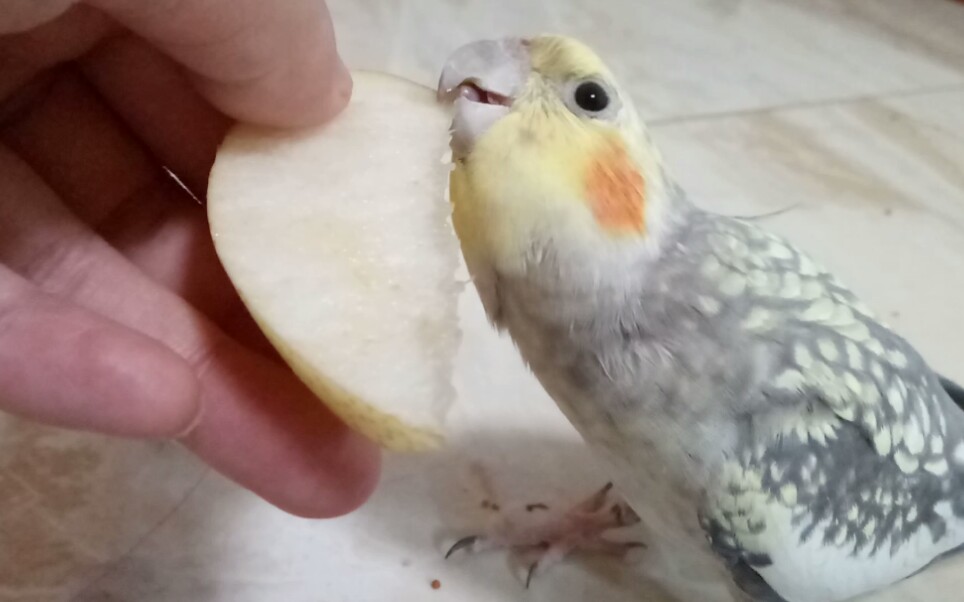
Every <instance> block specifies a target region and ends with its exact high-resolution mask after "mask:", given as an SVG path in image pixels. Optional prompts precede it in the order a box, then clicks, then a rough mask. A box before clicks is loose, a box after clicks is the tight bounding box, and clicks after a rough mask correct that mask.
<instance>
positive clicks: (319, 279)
mask: <svg viewBox="0 0 964 602" xmlns="http://www.w3.org/2000/svg"><path fill="white" fill-rule="evenodd" d="M353 78H354V81H355V87H354V93H353V98H352V101H351V103H350V105H349V107H348V108H347V109H346V110H345V111H344V112H343V113H342V114H340V115H339V116H338V117H337V118H335V120H334V121H333V122H332V123H329V124H328V125H326V126H322V127H318V128H313V129H304V130H296V131H292V130H284V131H282V130H277V129H268V128H263V127H254V126H249V125H241V126H238V127H236V128H235V129H234V130H232V131H231V132H230V133H229V135H228V137H227V138H226V140H225V141H224V143H223V145H222V146H221V148H220V150H219V151H218V156H217V159H216V161H215V164H214V168H213V171H212V173H211V178H210V186H209V191H208V214H209V218H210V223H211V231H212V234H213V236H214V241H215V246H216V248H217V253H218V256H219V257H220V259H221V261H222V262H223V264H224V266H225V268H226V270H227V273H228V276H229V277H230V279H231V281H232V283H233V284H234V285H235V287H236V288H237V290H238V292H239V294H240V295H241V298H242V299H243V300H244V302H245V304H246V305H247V307H248V309H249V311H250V312H251V313H252V314H253V316H254V318H255V320H256V321H257V323H258V325H259V326H260V328H261V329H262V330H263V331H264V333H265V334H266V335H267V337H268V338H269V340H270V341H271V342H272V343H273V344H274V346H275V347H276V348H277V349H278V351H279V352H280V354H281V355H282V357H283V358H284V359H285V361H286V362H287V363H288V365H289V366H290V367H291V368H292V369H293V370H294V371H295V373H296V374H297V375H298V376H299V378H301V379H302V381H304V383H305V384H306V385H308V386H309V387H310V388H311V389H312V391H313V392H314V393H315V394H316V395H317V396H318V397H319V398H320V399H321V400H322V401H323V402H324V403H325V404H327V405H328V406H329V407H330V408H331V409H332V410H333V411H334V412H335V413H336V414H338V415H339V416H340V417H341V418H342V419H343V420H344V421H345V422H346V423H348V424H349V425H350V426H351V427H352V428H354V429H356V430H357V431H359V432H361V433H362V434H364V435H366V436H368V437H369V438H371V439H373V440H374V441H375V442H377V443H378V444H380V445H381V446H383V447H385V448H387V449H390V450H394V451H418V450H425V449H431V448H435V447H438V446H439V445H440V444H441V443H442V442H443V440H444V437H443V430H444V422H445V418H446V414H447V412H448V410H449V409H450V407H451V406H452V404H453V403H454V400H455V388H454V386H453V384H452V371H453V362H454V357H455V355H456V352H457V349H458V346H459V343H460V339H461V333H460V331H459V325H458V308H457V303H458V295H459V293H460V291H461V289H462V286H461V285H460V284H459V283H458V281H457V271H458V270H459V268H460V254H459V246H458V241H457V239H456V237H455V233H454V231H453V229H452V226H451V221H450V218H451V209H450V205H449V203H448V201H447V195H446V190H447V187H448V173H449V162H448V161H447V160H446V159H445V157H446V155H448V146H447V144H448V127H449V123H450V120H451V115H450V113H449V111H448V110H447V109H446V108H445V107H443V106H442V105H441V104H439V103H437V102H436V100H435V94H434V91H432V90H430V89H428V88H425V87H423V86H420V85H417V84H414V83H411V82H408V81H406V80H402V79H398V78H395V77H392V76H388V75H383V74H377V73H370V72H356V73H354V74H353Z"/></svg>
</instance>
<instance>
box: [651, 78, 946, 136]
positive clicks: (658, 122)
mask: <svg viewBox="0 0 964 602" xmlns="http://www.w3.org/2000/svg"><path fill="white" fill-rule="evenodd" d="M955 91H964V82H960V83H956V84H946V85H941V86H933V87H930V88H915V89H913V90H902V91H901V90H898V91H894V92H884V93H881V94H866V95H862V96H846V97H838V98H826V99H820V100H813V101H801V102H791V103H786V104H782V105H773V106H769V107H759V108H751V109H737V110H734V111H721V112H718V113H694V114H692V115H680V116H676V117H658V118H655V119H646V120H645V122H646V124H647V125H648V126H650V127H652V128H653V129H658V128H662V127H671V126H674V125H682V124H688V123H700V122H707V121H720V120H724V119H731V118H736V117H752V116H755V115H767V114H771V113H780V112H784V111H794V110H799V109H818V108H823V107H834V106H845V105H849V104H856V103H859V102H866V101H868V100H890V99H897V98H913V97H915V96H927V95H929V94H940V93H945V92H955Z"/></svg>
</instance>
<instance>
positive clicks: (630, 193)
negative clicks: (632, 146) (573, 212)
mask: <svg viewBox="0 0 964 602" xmlns="http://www.w3.org/2000/svg"><path fill="white" fill-rule="evenodd" d="M586 193H587V196H588V198H589V202H590V204H591V206H592V212H593V215H594V216H595V217H596V221H598V222H599V224H600V225H602V226H603V227H604V228H606V229H607V230H619V231H630V232H636V233H641V232H643V230H644V229H645V226H646V224H645V215H644V211H643V210H644V208H645V203H646V196H645V182H644V180H643V176H642V174H641V173H639V169H638V168H637V167H636V165H635V164H634V163H633V161H632V160H631V159H630V158H629V155H628V154H627V153H626V149H625V148H624V147H623V146H622V145H620V144H612V145H611V146H609V147H608V148H607V149H606V150H604V151H603V152H602V153H600V154H599V156H598V157H596V159H595V160H593V162H592V164H591V165H590V167H589V172H588V177H587V178H586Z"/></svg>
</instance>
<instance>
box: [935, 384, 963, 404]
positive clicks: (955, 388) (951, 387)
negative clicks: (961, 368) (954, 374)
mask: <svg viewBox="0 0 964 602" xmlns="http://www.w3.org/2000/svg"><path fill="white" fill-rule="evenodd" d="M940 379H941V386H942V387H944V390H945V391H947V394H948V395H950V396H951V400H952V401H953V402H954V403H956V404H957V407H959V408H961V409H962V410H964V387H962V386H961V385H959V384H957V383H956V382H954V381H952V380H951V379H949V378H944V377H943V376H942V377H940Z"/></svg>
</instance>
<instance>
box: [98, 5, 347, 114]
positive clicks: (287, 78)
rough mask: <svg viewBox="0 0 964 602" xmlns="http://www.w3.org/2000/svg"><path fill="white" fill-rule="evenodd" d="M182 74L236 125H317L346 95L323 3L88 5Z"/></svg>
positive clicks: (343, 74) (343, 73)
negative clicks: (171, 62) (178, 67)
mask: <svg viewBox="0 0 964 602" xmlns="http://www.w3.org/2000/svg"><path fill="white" fill-rule="evenodd" d="M89 4H91V5H93V6H96V7H98V8H100V9H102V10H104V11H105V12H107V13H108V14H110V15H111V16H112V17H113V18H114V19H116V20H117V21H119V22H120V23H122V24H123V25H125V26H126V27H128V28H129V29H131V30H132V31H134V32H135V33H137V34H138V35H139V36H141V37H143V38H144V39H145V40H147V41H149V42H150V43H152V44H154V45H155V46H156V47H157V48H158V49H160V50H161V51H162V52H164V53H165V54H167V55H168V56H170V57H171V58H173V59H174V60H176V61H177V62H178V63H180V64H181V65H183V66H184V67H186V68H187V70H188V72H189V75H190V77H191V78H192V80H194V82H195V84H196V85H197V87H198V90H199V91H200V92H201V93H202V94H203V95H204V96H205V97H206V98H207V99H208V100H209V101H210V102H211V103H212V104H213V105H215V106H216V107H217V108H218V109H220V110H222V111H223V112H225V113H226V114H228V115H229V116H231V117H234V118H235V119H239V120H242V121H250V122H256V123H263V124H265V125H276V126H283V127H287V126H301V125H311V124H317V123H322V122H325V121H327V120H328V119H330V118H331V117H333V116H334V115H335V114H337V113H338V112H339V111H341V110H342V109H343V108H344V106H345V105H346V104H347V102H348V100H349V98H350V96H351V86H352V84H351V77H350V75H349V74H348V70H347V69H346V68H345V66H344V64H343V63H342V61H341V58H340V57H339V55H338V51H337V48H336V45H335V34H334V30H333V28H332V23H331V15H330V14H329V12H328V7H327V6H326V5H325V3H324V2H323V0H284V2H265V1H264V0H203V1H202V0H157V1H155V2H143V0H89Z"/></svg>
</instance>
